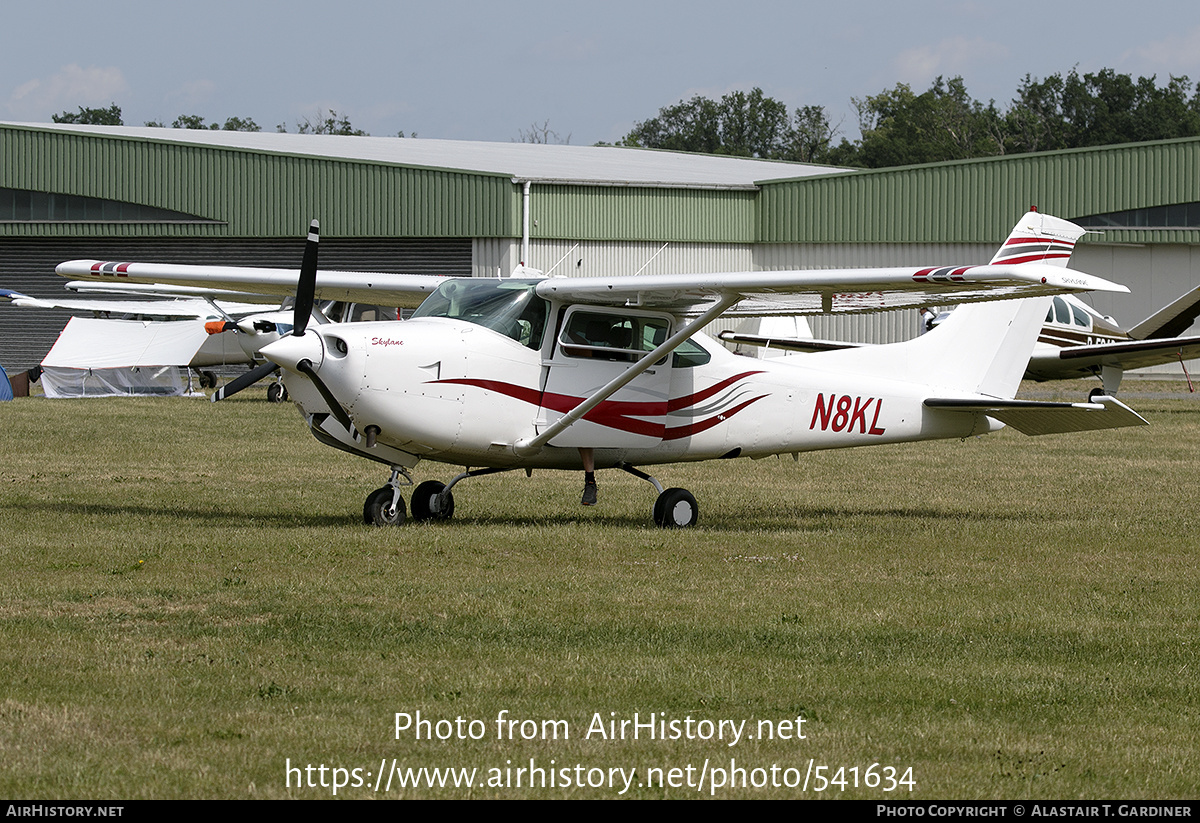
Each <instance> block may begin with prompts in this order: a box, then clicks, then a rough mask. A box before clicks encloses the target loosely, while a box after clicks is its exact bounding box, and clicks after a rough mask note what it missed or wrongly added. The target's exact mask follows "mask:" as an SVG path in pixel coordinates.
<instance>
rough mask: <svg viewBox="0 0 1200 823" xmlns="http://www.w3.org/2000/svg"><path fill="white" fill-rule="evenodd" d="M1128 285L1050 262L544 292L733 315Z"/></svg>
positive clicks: (626, 282) (610, 284)
mask: <svg viewBox="0 0 1200 823" xmlns="http://www.w3.org/2000/svg"><path fill="white" fill-rule="evenodd" d="M1075 291H1109V292H1119V293H1125V292H1128V291H1129V289H1127V288H1126V287H1125V286H1121V285H1118V284H1116V283H1112V282H1109V281H1107V280H1104V279H1102V278H1099V277H1094V276H1092V275H1088V274H1084V273H1082V272H1078V271H1074V270H1070V269H1064V268H1062V267H1060V266H1055V265H1051V264H1045V263H1022V264H1018V265H1011V264H1001V265H986V266H958V267H953V266H951V267H937V268H934V267H921V268H916V267H913V268H909V267H903V268H877V269H811V270H800V271H772V272H730V273H724V274H671V275H640V276H622V277H554V278H550V279H547V280H544V281H543V282H541V283H539V284H538V286H537V293H538V295H540V296H542V297H545V298H548V299H557V300H560V301H563V302H568V303H591V304H596V305H608V306H638V307H642V308H654V309H659V310H663V311H668V312H672V313H674V314H680V315H688V316H690V315H696V314H699V313H701V312H703V311H704V310H705V309H706V308H707V307H709V306H711V305H712V304H714V303H716V302H718V301H721V300H727V299H730V298H732V299H734V300H737V301H739V302H738V303H737V304H736V305H735V306H733V307H732V308H730V309H729V310H727V311H726V312H725V314H726V315H727V316H743V317H745V316H764V315H779V314H789V313H790V314H830V313H833V314H848V313H862V312H876V311H887V310H890V309H900V308H909V307H914V306H924V305H930V304H937V303H946V302H958V303H973V302H979V301H983V300H1003V299H1007V298H1018V297H1040V296H1043V295H1048V294H1059V293H1062V292H1075Z"/></svg>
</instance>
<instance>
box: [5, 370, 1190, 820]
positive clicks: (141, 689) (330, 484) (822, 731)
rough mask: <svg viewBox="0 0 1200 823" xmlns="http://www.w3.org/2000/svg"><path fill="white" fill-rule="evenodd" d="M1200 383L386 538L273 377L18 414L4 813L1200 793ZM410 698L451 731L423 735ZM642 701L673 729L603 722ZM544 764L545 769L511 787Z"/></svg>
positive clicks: (573, 498)
mask: <svg viewBox="0 0 1200 823" xmlns="http://www.w3.org/2000/svg"><path fill="white" fill-rule="evenodd" d="M1081 386H1082V384H1080V383H1076V384H1062V386H1061V387H1062V389H1063V390H1065V391H1068V392H1069V396H1070V397H1072V398H1075V397H1079V396H1081V395H1082V392H1083V390H1084V389H1083V388H1081ZM1037 388H1038V390H1039V391H1041V390H1044V389H1043V387H1037ZM1181 389H1183V387H1182V386H1181V385H1174V384H1168V383H1132V382H1127V384H1126V390H1127V397H1126V400H1127V402H1129V403H1130V405H1132V406H1133V407H1134V408H1136V409H1138V410H1139V411H1141V412H1143V413H1144V414H1145V416H1146V417H1147V418H1148V419H1149V420H1150V422H1151V426H1150V427H1148V428H1141V429H1126V430H1122V431H1115V432H1097V433H1085V434H1075V435H1065V436H1057V437H1044V438H1026V437H1024V436H1022V435H1020V434H1017V433H1015V432H1011V431H1004V432H1001V433H999V434H997V435H992V436H989V437H985V438H975V439H971V440H967V441H965V442H959V441H951V442H945V443H928V444H916V445H908V446H896V447H877V448H871V449H863V450H848V451H841V452H829V453H817V454H807V455H804V454H802V455H801V456H800V460H799V462H793V461H792V459H791V458H790V457H788V458H785V459H783V460H775V459H769V460H763V461H759V462H751V461H747V460H737V461H727V462H720V463H710V464H702V465H697V466H674V467H659V468H658V469H657V474H658V476H659V477H660V479H662V480H663V481H664V482H665V484H666V485H676V486H684V487H687V488H690V489H691V490H692V491H693V492H694V493H695V494H696V497H697V498H698V500H699V501H700V509H701V513H700V516H701V525H700V526H699V527H698V528H696V529H694V530H689V531H675V532H666V531H662V530H659V529H656V528H655V527H654V526H653V525H652V523H651V522H650V516H649V514H650V505H651V503H652V501H653V492H652V490H651V489H650V487H649V486H648V485H647V484H645V483H642V482H641V481H637V480H635V479H633V478H631V477H628V476H625V475H618V474H613V473H602V474H601V476H600V490H601V505H600V506H598V507H596V508H595V509H586V510H585V509H582V508H581V507H580V506H579V505H578V494H579V488H578V487H579V478H578V477H577V476H575V475H569V474H564V473H535V474H534V475H533V477H531V478H526V477H525V476H524V474H522V473H513V474H507V475H500V476H495V477H485V478H479V479H476V480H470V481H466V482H464V483H463V484H461V485H460V486H458V487H457V488H456V489H455V498H456V512H455V519H454V520H453V521H452V522H449V523H439V524H420V525H415V524H411V523H410V524H408V525H406V526H404V527H402V528H399V529H374V528H368V527H366V526H364V525H362V522H361V517H360V514H361V510H362V501H363V498H364V497H365V496H366V494H367V493H368V492H370V491H371V490H372V489H374V488H376V487H378V486H380V485H382V483H383V481H384V480H385V479H386V472H385V470H384V468H383V467H381V466H376V465H372V464H368V463H366V462H365V461H359V460H355V459H353V458H351V457H349V456H346V455H343V454H341V453H339V452H335V451H332V450H330V449H327V448H325V447H323V446H321V445H319V444H318V443H317V442H316V441H315V440H313V439H312V438H311V437H310V436H309V435H308V434H307V433H306V432H305V431H304V429H303V427H302V424H301V421H300V420H299V418H298V416H297V415H296V413H295V411H294V410H293V409H292V408H291V407H290V405H287V406H276V405H270V404H267V403H266V402H264V401H261V400H259V399H257V396H258V392H247V393H246V396H247V398H246V399H239V400H235V401H231V402H227V403H223V404H218V405H213V404H209V403H205V402H202V401H197V400H189V399H154V400H151V399H146V400H143V399H117V400H85V401H47V400H44V399H40V398H30V399H21V400H17V401H14V402H12V403H6V404H2V405H0V419H2V420H3V421H4V428H5V437H6V447H5V458H4V461H3V465H2V466H0V484H2V488H3V491H2V492H0V533H2V534H3V546H2V548H0V557H2V558H3V570H4V576H5V583H4V586H3V591H4V593H5V596H4V598H3V599H2V601H0V683H2V684H3V692H2V694H0V755H2V758H3V759H2V762H3V766H2V767H0V796H5V797H22V798H39V799H43V798H44V799H50V798H93V799H105V798H116V799H133V798H188V797H204V798H247V797H258V798H280V797H328V796H332V794H333V790H332V786H331V785H330V784H331V783H332V782H333V781H334V778H335V772H334V771H332V769H333V768H334V767H337V768H341V769H345V770H346V771H345V772H338V773H336V777H337V779H338V780H339V782H349V783H351V784H352V783H353V782H354V781H355V779H356V774H355V773H354V772H352V771H350V770H353V769H359V772H358V773H357V780H358V782H359V783H361V784H363V785H361V786H358V787H356V786H353V785H345V786H342V787H340V788H339V790H338V796H339V797H368V796H380V797H384V796H386V797H401V796H404V797H456V798H462V797H490V796H500V797H516V798H526V797H530V798H533V797H616V796H619V795H620V792H621V790H622V789H623V788H624V787H625V784H624V780H625V778H624V777H623V776H621V775H617V773H616V772H610V771H609V770H610V769H611V770H615V769H622V770H626V771H625V772H623V773H622V774H626V773H628V770H630V769H636V770H638V771H637V773H636V777H635V778H634V779H633V781H632V784H631V786H630V788H629V789H628V790H627V791H626V792H625V793H624V796H625V797H640V798H645V797H697V796H698V797H707V796H710V795H712V794H715V796H717V797H749V798H758V797H764V798H766V797H810V798H818V797H856V798H884V797H892V798H897V799H915V798H922V799H923V798H946V799H948V798H955V799H961V798H1160V799H1165V798H1194V797H1196V795H1197V787H1198V783H1200V777H1198V775H1200V745H1198V744H1200V687H1198V685H1197V683H1198V682H1200V661H1198V660H1197V652H1198V645H1200V640H1198V636H1200V545H1198V538H1197V534H1196V533H1197V527H1198V525H1200V514H1198V512H1200V499H1198V498H1200V492H1198V489H1197V482H1196V467H1197V461H1198V460H1200V400H1197V399H1192V398H1187V399H1176V397H1175V396H1174V395H1173V393H1175V392H1178V391H1180V390H1181ZM251 394H253V395H255V397H254V398H249V397H248V396H249V395H251ZM453 471H454V469H452V468H451V467H445V466H439V465H435V464H422V465H421V466H419V467H418V469H417V471H416V476H417V479H418V480H423V479H429V478H437V479H442V480H446V479H447V478H448V477H449V476H451V474H452V473H453ZM417 712H420V714H421V718H422V719H424V720H431V721H435V722H434V723H432V724H430V726H429V727H428V728H427V729H424V727H422V728H423V729H424V731H425V732H426V733H425V734H424V735H423V736H428V735H430V734H432V735H434V736H435V738H436V735H437V733H438V732H443V733H447V732H450V733H451V737H450V739H447V740H439V739H433V740H426V739H421V740H417V739H415V735H414V731H413V729H412V728H408V729H406V730H404V731H401V732H400V733H399V734H397V730H396V725H397V723H396V714H397V713H401V714H404V715H408V716H410V717H414V718H415V715H416V713H417ZM502 712H507V714H506V715H504V717H505V718H507V719H513V720H517V721H534V722H532V723H526V724H524V726H522V725H521V724H519V723H518V724H517V725H515V726H512V727H511V733H508V732H505V730H504V727H503V726H501V727H500V729H499V730H498V728H497V723H496V720H497V718H498V717H499V716H501V713H502ZM635 712H636V713H638V716H639V719H640V720H642V721H643V722H645V720H646V718H647V715H649V714H650V713H655V718H656V719H664V718H665V719H666V720H668V721H677V722H678V727H677V728H678V730H679V732H680V735H679V739H668V740H662V739H647V738H646V733H645V730H644V729H643V731H642V733H641V735H640V737H639V739H637V740H634V739H623V740H622V739H604V738H602V737H601V736H600V735H599V734H597V733H596V732H595V729H594V727H593V733H592V734H591V735H590V736H588V735H587V732H588V730H589V726H592V723H593V720H594V718H596V717H597V715H598V716H599V719H600V720H603V721H605V722H607V721H609V720H618V721H619V720H633V717H634V713H635ZM689 717H690V718H691V720H692V723H691V724H688V721H687V719H688V718H689ZM457 718H462V721H463V724H462V727H461V729H462V732H463V734H464V735H466V734H467V733H468V732H479V730H480V728H482V729H483V734H482V736H481V739H479V740H471V739H465V740H464V739H459V738H458V736H457V735H458V731H459V729H457V728H453V727H454V724H453V723H452V722H451V723H443V724H441V725H437V724H436V721H438V720H446V721H454V720H456V719H457ZM797 718H803V720H804V722H803V723H802V724H797V723H796V721H797ZM472 720H476V721H479V723H478V724H476V725H474V726H468V725H467V723H468V722H469V721H472ZM553 721H565V723H562V724H559V725H557V726H553V725H551V723H552V722H553ZM699 721H706V722H707V723H711V724H713V726H712V728H710V727H709V726H708V725H705V724H703V723H700V722H699ZM721 721H725V724H724V725H723V726H721V725H719V724H720V723H721ZM743 721H745V726H743V727H741V728H742V730H743V736H742V737H741V738H740V739H738V740H737V742H736V743H734V744H733V745H729V744H730V742H731V741H730V739H729V733H730V729H731V728H738V727H737V725H736V724H738V723H741V722H743ZM760 721H769V723H767V724H766V725H763V726H760V725H759V723H760ZM784 721H790V722H784ZM730 724H733V725H732V726H731V725H730ZM768 727H769V728H770V730H773V731H774V732H775V733H776V735H777V737H776V739H774V740H771V739H761V737H763V736H765V734H766V731H767V730H768ZM606 728H607V727H606ZM522 729H523V730H524V731H525V733H526V735H527V736H530V737H532V738H533V739H522V734H521V732H522ZM717 729H720V730H721V731H722V732H723V734H724V738H725V739H722V740H717V739H712V740H704V739H699V737H698V735H706V733H710V732H711V733H715V731H716V730H717ZM552 731H557V739H554V738H553V737H551V732H552ZM564 731H565V732H566V734H569V737H567V738H565V739H564ZM667 731H668V732H670V731H672V729H671V728H670V727H668V729H667ZM500 732H504V733H503V734H501V733H500ZM689 732H691V734H692V735H693V736H692V737H691V738H689V737H688V736H687V735H688V733H689ZM801 733H803V735H804V737H803V739H799V734H801ZM747 735H753V737H754V739H748V737H747ZM509 737H514V738H515V739H508V738H509ZM781 737H783V738H787V739H780V738H781ZM546 738H550V739H546ZM531 759H532V760H533V761H534V763H535V766H536V767H537V768H539V769H544V770H545V773H544V776H543V777H542V779H543V780H544V781H545V782H547V783H549V782H550V781H551V779H552V778H553V782H554V784H555V785H553V786H552V787H551V786H548V785H547V786H546V787H541V786H538V787H535V788H532V789H531V788H528V777H529V776H528V774H526V775H523V776H522V786H521V787H520V788H517V787H515V786H511V785H510V784H512V783H515V781H516V779H517V777H518V773H517V769H518V768H520V767H526V768H528V767H529V765H530V760H531ZM706 761H707V766H706V765H705V763H706ZM393 763H394V764H395V766H396V767H398V768H399V769H400V770H401V773H403V770H404V769H407V768H413V769H416V768H420V767H437V768H466V769H471V768H474V769H476V770H477V773H476V775H475V785H474V786H473V787H472V788H470V789H468V788H465V787H455V786H454V785H453V783H452V782H451V783H450V784H449V785H447V786H445V787H433V788H429V787H415V788H414V787H407V788H400V787H399V786H398V785H397V784H398V780H399V779H398V778H397V777H396V774H395V773H394V772H392V766H393ZM810 764H811V765H810ZM872 764H878V765H876V766H875V767H874V769H873V770H871V771H868V767H870V766H872ZM321 765H324V766H325V767H326V770H325V771H324V772H323V773H322V772H321V771H320V770H319V768H318V767H320V766H321ZM381 765H382V766H383V770H384V771H385V772H389V773H391V774H392V778H393V782H392V786H391V789H390V791H388V792H386V793H385V792H383V791H380V792H379V793H378V794H377V793H376V792H375V791H374V782H375V780H376V779H377V776H378V774H379V772H380V770H381ZM289 766H291V767H292V768H293V769H296V771H293V772H291V773H289V772H288V767H289ZM307 766H312V768H311V769H308V770H305V767H307ZM577 766H578V767H579V768H578V769H577V768H576V767H577ZM772 767H774V771H772ZM818 767H826V768H825V770H822V769H820V768H818ZM839 768H840V769H841V771H840V772H839V771H838V769H839ZM854 768H857V771H856V772H855V771H851V769H854ZM654 769H661V772H654V771H652V770H654ZM672 769H678V770H679V771H678V772H671V770H672ZM689 769H690V771H689ZM737 769H744V770H745V771H744V772H742V773H741V776H739V773H738V772H737ZM889 769H890V770H891V771H889ZM506 770H507V771H506ZM598 770H602V771H598ZM719 770H725V772H726V775H725V778H724V779H725V782H726V784H728V783H729V782H730V779H732V780H733V782H735V783H736V785H734V786H729V785H725V786H719V787H717V788H715V789H714V788H713V784H714V782H719V781H720V779H721V776H720V771H719ZM909 770H911V771H909ZM563 771H569V774H563V773H562V772H563ZM600 774H602V775H603V778H604V785H603V786H601V787H588V786H587V785H586V784H587V782H588V780H589V779H590V780H592V781H593V782H595V781H596V780H597V775H600ZM534 775H535V777H536V776H537V772H536V771H535V773H534ZM610 775H616V776H615V777H614V778H613V779H614V780H615V782H616V786H615V787H611V788H610V786H609V777H610ZM647 775H649V777H650V783H655V780H654V778H655V777H656V776H659V775H661V783H663V784H665V785H658V784H657V783H655V784H654V785H650V783H648V782H647V779H646V778H647ZM701 775H704V777H703V778H701ZM839 775H840V778H841V780H840V781H838V782H834V783H829V784H828V785H827V786H825V787H824V790H823V791H820V792H818V791H817V790H816V788H817V784H819V782H820V780H819V778H820V777H821V776H823V777H824V778H825V779H826V781H828V780H830V779H833V780H835V781H836V780H837V778H838V777H839ZM888 775H891V776H892V777H893V778H894V779H895V780H896V781H897V785H895V786H894V787H893V788H894V789H895V790H894V791H890V792H888V791H884V788H885V786H886V783H887V780H888ZM906 775H907V776H908V777H909V778H910V779H911V784H912V786H911V790H910V783H909V782H906V783H904V784H899V783H898V781H899V780H900V779H901V778H903V777H905V776H906ZM567 777H569V778H570V782H572V783H575V782H577V779H578V780H582V782H583V783H584V784H585V785H584V786H583V787H578V786H575V785H570V786H564V785H562V784H563V782H566V781H565V780H564V778H567ZM803 778H808V780H809V785H808V790H807V792H805V791H802V789H801V787H795V788H792V787H788V786H787V785H781V786H772V785H770V784H771V783H772V782H775V783H787V782H791V783H795V782H797V781H798V780H800V779H803ZM875 778H880V782H879V783H876V784H874V785H867V784H868V783H869V782H871V781H873V780H874V779H875ZM702 779H703V781H704V782H703V785H702V786H700V788H699V790H698V789H697V786H696V784H697V783H699V782H701V780H702ZM743 779H744V780H745V781H746V782H747V783H750V784H752V783H756V782H762V781H764V780H765V781H766V782H767V783H768V785H766V786H762V787H756V786H754V785H748V786H746V787H743V786H742V780H743ZM322 781H324V782H325V783H326V786H325V787H321V786H320V785H319V784H320V783H321V782H322ZM489 781H491V782H492V783H493V784H495V783H496V782H499V783H500V785H498V786H497V785H491V786H489V785H488V783H489ZM289 782H290V786H289ZM310 782H311V783H316V784H318V785H317V786H315V787H310V786H309V785H308V784H309V783H310ZM855 782H857V783H858V786H857V787H855ZM299 783H303V784H304V785H303V786H298V784H299ZM672 783H674V784H675V785H671V784H672ZM639 784H641V785H639Z"/></svg>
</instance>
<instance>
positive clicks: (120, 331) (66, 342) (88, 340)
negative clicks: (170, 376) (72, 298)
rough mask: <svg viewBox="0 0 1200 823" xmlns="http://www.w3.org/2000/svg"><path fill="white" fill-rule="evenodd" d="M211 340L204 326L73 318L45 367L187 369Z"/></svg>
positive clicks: (43, 362)
mask: <svg viewBox="0 0 1200 823" xmlns="http://www.w3.org/2000/svg"><path fill="white" fill-rule="evenodd" d="M207 337H208V333H207V332H206V331H205V330H204V324H203V323H193V322H186V321H180V322H165V323H154V322H140V321H137V320H97V319H94V318H90V317H72V318H71V319H70V321H68V322H67V327H66V328H65V329H63V330H62V334H60V335H59V336H58V341H57V342H55V344H54V348H52V349H50V353H49V354H47V355H46V358H45V359H44V360H43V361H42V366H43V367H47V366H49V367H61V368H68V369H113V368H125V367H129V366H186V365H187V364H188V363H189V362H191V359H192V355H194V354H195V353H196V351H197V350H198V349H199V348H200V346H201V344H203V343H204V341H205V339H207Z"/></svg>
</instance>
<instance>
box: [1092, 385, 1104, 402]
mask: <svg viewBox="0 0 1200 823" xmlns="http://www.w3.org/2000/svg"><path fill="white" fill-rule="evenodd" d="M1097 397H1108V392H1106V391H1105V390H1104V389H1101V388H1095V389H1092V390H1091V391H1090V392H1088V402H1089V403H1095V402H1096V398H1097Z"/></svg>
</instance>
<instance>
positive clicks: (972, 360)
mask: <svg viewBox="0 0 1200 823" xmlns="http://www.w3.org/2000/svg"><path fill="white" fill-rule="evenodd" d="M1085 233H1086V231H1085V230H1084V229H1081V228H1080V227H1079V226H1076V225H1075V224H1074V223H1070V222H1068V221H1066V220H1062V219H1060V218H1057V217H1051V216H1050V215H1048V214H1041V213H1039V212H1029V213H1027V214H1025V215H1024V216H1023V217H1022V218H1021V220H1020V221H1019V222H1018V223H1017V225H1016V228H1014V229H1013V230H1012V233H1011V234H1010V235H1009V236H1008V239H1007V240H1006V241H1004V245H1003V246H1001V247H1000V251H998V252H997V253H996V256H995V257H993V258H992V261H991V262H992V264H996V263H1006V264H1019V263H1043V264H1045V263H1049V264H1051V265H1056V266H1062V267H1064V268H1065V267H1066V265H1067V261H1068V260H1069V259H1070V257H1071V252H1072V250H1074V248H1075V241H1076V240H1078V239H1079V238H1080V237H1082V236H1083V235H1084V234H1085ZM1050 300H1051V298H1049V297H1034V298H1025V299H1019V300H997V301H992V302H986V303H969V304H965V305H962V306H959V307H958V308H957V309H955V310H954V311H953V312H951V313H950V316H949V317H947V318H946V320H945V321H943V322H942V323H940V324H939V325H938V326H937V327H936V328H934V329H933V330H932V331H930V332H928V333H926V334H923V335H921V336H920V337H917V338H914V339H912V340H908V341H905V342H903V343H891V344H887V345H883V346H867V347H863V348H859V349H847V350H843V351H836V352H828V353H824V354H821V355H809V356H812V357H817V356H819V357H821V363H822V365H824V366H826V367H833V368H844V367H852V368H854V369H856V370H857V371H860V372H863V373H868V374H872V373H873V374H876V375H878V376H879V377H894V378H898V379H902V380H906V381H910V382H915V383H923V384H925V385H927V386H929V387H930V388H932V389H935V390H937V391H939V392H945V393H965V394H981V395H985V396H987V397H994V398H1003V399H1011V398H1012V397H1014V396H1016V393H1017V388H1018V387H1019V386H1020V384H1021V378H1022V377H1023V376H1024V374H1025V369H1026V367H1027V366H1028V365H1029V358H1030V355H1032V354H1033V346H1034V344H1035V343H1036V342H1037V336H1038V333H1039V332H1040V331H1041V328H1042V323H1043V321H1044V320H1045V319H1046V311H1047V309H1048V308H1049V304H1050Z"/></svg>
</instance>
